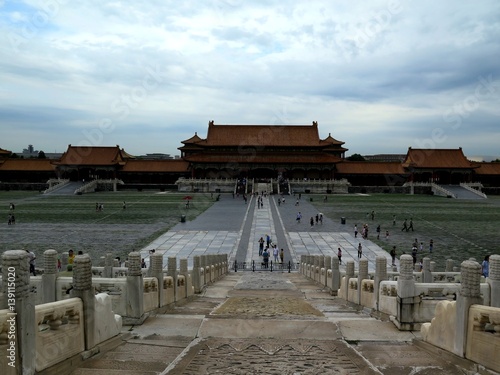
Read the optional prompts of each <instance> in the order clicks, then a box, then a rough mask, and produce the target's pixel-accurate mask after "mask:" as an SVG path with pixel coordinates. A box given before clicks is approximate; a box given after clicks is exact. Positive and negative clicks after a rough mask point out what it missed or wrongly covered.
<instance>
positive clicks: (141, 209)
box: [0, 192, 213, 224]
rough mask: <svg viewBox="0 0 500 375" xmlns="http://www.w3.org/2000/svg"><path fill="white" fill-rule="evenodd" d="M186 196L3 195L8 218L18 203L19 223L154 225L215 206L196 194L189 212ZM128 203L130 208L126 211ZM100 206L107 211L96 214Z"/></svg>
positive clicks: (0, 200)
mask: <svg viewBox="0 0 500 375" xmlns="http://www.w3.org/2000/svg"><path fill="white" fill-rule="evenodd" d="M185 196H186V195H185V194H177V193H142V192H115V193H111V192H108V193H95V194H84V195H68V196H60V195H59V196H58V195H47V196H44V195H41V194H38V193H37V194H34V193H24V194H23V193H20V192H0V207H4V208H5V211H4V212H5V217H7V215H8V211H9V210H8V208H9V203H10V202H13V203H14V204H15V211H14V214H15V216H16V220H17V222H18V223H19V222H20V221H22V222H23V223H75V224H88V223H96V222H99V223H102V224H152V223H156V222H158V221H169V219H170V218H172V217H173V218H175V221H178V218H179V215H180V214H185V215H187V218H188V219H192V218H194V217H196V216H197V215H199V214H200V213H201V212H203V211H204V210H206V209H207V208H208V207H209V206H210V205H211V204H212V203H213V199H211V198H210V195H203V194H198V195H192V197H193V199H192V200H191V201H190V209H189V210H186V209H185V203H186V200H184V199H183V198H184V197H185ZM123 202H126V207H127V208H126V209H123ZM96 203H98V204H102V205H103V207H104V209H103V210H102V211H100V212H96Z"/></svg>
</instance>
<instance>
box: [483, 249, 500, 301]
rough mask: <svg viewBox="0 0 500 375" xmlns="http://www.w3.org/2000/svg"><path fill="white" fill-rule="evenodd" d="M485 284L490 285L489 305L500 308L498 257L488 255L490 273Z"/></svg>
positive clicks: (499, 259)
mask: <svg viewBox="0 0 500 375" xmlns="http://www.w3.org/2000/svg"><path fill="white" fill-rule="evenodd" d="M486 282H487V283H488V284H490V305H491V307H500V255H498V254H494V255H490V273H489V276H488V278H487V279H486Z"/></svg>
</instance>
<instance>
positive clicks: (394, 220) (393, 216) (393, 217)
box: [392, 215, 396, 226]
mask: <svg viewBox="0 0 500 375" xmlns="http://www.w3.org/2000/svg"><path fill="white" fill-rule="evenodd" d="M392 225H393V226H395V225H396V215H392Z"/></svg>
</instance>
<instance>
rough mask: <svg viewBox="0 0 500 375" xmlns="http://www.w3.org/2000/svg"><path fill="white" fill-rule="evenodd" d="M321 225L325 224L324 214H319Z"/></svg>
mask: <svg viewBox="0 0 500 375" xmlns="http://www.w3.org/2000/svg"><path fill="white" fill-rule="evenodd" d="M319 223H320V224H323V214H322V213H321V212H320V213H319Z"/></svg>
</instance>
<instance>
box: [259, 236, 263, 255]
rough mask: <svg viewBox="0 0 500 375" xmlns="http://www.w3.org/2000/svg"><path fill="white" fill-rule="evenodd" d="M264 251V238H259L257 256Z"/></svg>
mask: <svg viewBox="0 0 500 375" xmlns="http://www.w3.org/2000/svg"><path fill="white" fill-rule="evenodd" d="M263 251H264V238H262V237H261V238H260V239H259V256H262V252H263Z"/></svg>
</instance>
